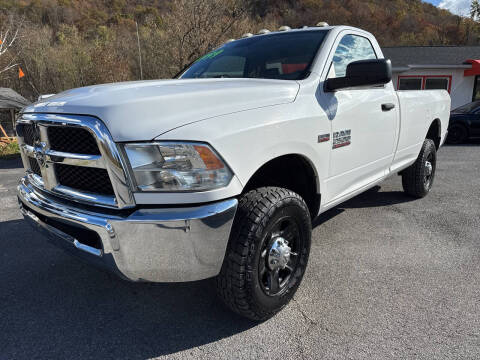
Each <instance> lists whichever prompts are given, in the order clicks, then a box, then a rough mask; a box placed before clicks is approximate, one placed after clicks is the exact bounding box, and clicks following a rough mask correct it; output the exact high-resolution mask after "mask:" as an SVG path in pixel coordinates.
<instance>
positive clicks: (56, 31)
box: [0, 0, 480, 98]
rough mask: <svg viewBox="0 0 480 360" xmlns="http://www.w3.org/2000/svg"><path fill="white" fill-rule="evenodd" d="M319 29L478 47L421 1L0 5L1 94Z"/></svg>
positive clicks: (150, 71) (106, 76)
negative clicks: (336, 27) (3, 39)
mask: <svg viewBox="0 0 480 360" xmlns="http://www.w3.org/2000/svg"><path fill="white" fill-rule="evenodd" d="M318 21H326V22H328V23H330V24H347V25H353V26H358V27H362V28H364V29H366V30H369V31H371V32H372V33H374V34H375V35H376V36H377V38H378V39H379V41H380V43H381V45H383V46H391V45H461V44H475V45H476V44H479V43H480V41H479V36H480V27H479V24H478V23H476V22H473V21H471V20H469V19H464V18H461V17H458V16H455V15H453V14H451V13H450V12H448V11H445V10H441V9H438V8H436V7H434V6H432V5H430V4H427V3H423V2H421V1H420V0H163V1H161V0H144V1H140V0H97V1H95V0H0V31H2V30H3V33H5V31H6V30H7V28H12V29H15V28H17V27H19V28H20V31H19V34H20V35H21V37H19V38H18V39H17V40H16V41H15V43H14V45H13V46H12V47H11V48H10V49H9V50H8V52H6V53H5V54H3V55H0V84H1V85H0V86H9V87H13V88H15V89H16V90H17V91H19V92H20V93H22V94H23V95H25V96H27V97H30V98H35V97H36V96H37V94H38V93H51V92H59V91H61V90H63V89H67V88H71V87H76V86H84V85H89V84H95V83H102V82H111V81H121V80H132V79H139V78H140V77H142V75H143V78H146V79H148V78H165V77H171V76H172V75H173V74H175V73H176V72H177V71H178V70H179V69H181V68H182V67H183V66H184V65H185V64H188V63H189V62H191V61H192V60H194V59H195V58H197V57H198V56H200V55H201V54H202V53H204V52H206V51H208V50H209V49H211V48H213V47H215V46H217V45H218V44H221V43H222V42H223V41H225V40H226V39H228V38H231V37H238V36H240V35H241V34H242V33H244V32H247V31H248V32H256V31H258V30H259V29H261V28H270V29H273V28H277V27H278V26H280V25H284V24H286V25H289V26H291V27H301V26H303V25H313V24H316V23H317V22H318ZM136 23H137V24H138V30H139V36H138V40H139V43H140V50H141V55H142V69H141V70H140V57H139V53H138V42H137V32H136V30H137V28H136ZM12 33H13V32H10V34H12ZM15 63H19V64H20V66H21V67H22V69H23V70H24V72H25V74H26V76H25V77H24V78H22V79H18V67H13V68H12V69H10V70H8V71H4V72H1V71H2V69H4V68H5V67H7V65H9V64H10V65H11V64H15Z"/></svg>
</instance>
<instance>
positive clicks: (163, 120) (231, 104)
mask: <svg viewBox="0 0 480 360" xmlns="http://www.w3.org/2000/svg"><path fill="white" fill-rule="evenodd" d="M298 89H299V84H298V83H297V82H296V81H285V80H266V79H188V80H152V81H134V82H125V83H116V84H105V85H95V86H88V87H83V88H78V89H72V90H68V91H65V92H63V93H60V94H58V95H55V96H52V97H49V98H47V99H45V100H43V101H40V102H37V103H35V104H32V105H30V106H28V107H26V108H25V109H24V111H23V112H25V113H31V112H37V113H55V114H78V115H90V116H96V117H98V118H100V119H101V120H102V121H103V122H104V123H105V125H106V126H107V127H108V129H109V130H110V133H111V134H112V137H113V139H114V140H115V141H141V140H151V139H154V138H155V137H157V136H158V135H160V134H162V133H165V132H167V131H169V130H171V129H174V128H177V127H180V126H184V125H186V124H190V123H193V122H197V121H201V120H205V119H208V118H212V117H216V116H220V115H225V114H231V113H234V112H239V111H245V110H250V109H254V108H259V107H265V106H272V105H278V104H285V103H289V102H292V101H294V100H295V97H296V95H297V93H298Z"/></svg>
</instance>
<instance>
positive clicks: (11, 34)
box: [0, 15, 23, 74]
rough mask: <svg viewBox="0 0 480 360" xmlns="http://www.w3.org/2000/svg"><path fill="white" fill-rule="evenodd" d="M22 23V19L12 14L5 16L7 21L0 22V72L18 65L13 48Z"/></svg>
mask: <svg viewBox="0 0 480 360" xmlns="http://www.w3.org/2000/svg"><path fill="white" fill-rule="evenodd" d="M22 25H23V21H18V20H17V19H16V18H15V17H14V16H13V15H10V16H7V21H2V23H1V24H0V74H1V73H4V72H6V71H8V70H10V69H13V68H14V67H16V66H18V63H16V59H17V57H16V56H15V53H14V51H13V48H14V45H15V44H16V42H17V41H18V40H19V38H20V30H21V28H22Z"/></svg>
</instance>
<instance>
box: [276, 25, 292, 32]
mask: <svg viewBox="0 0 480 360" xmlns="http://www.w3.org/2000/svg"><path fill="white" fill-rule="evenodd" d="M290 30H292V28H291V27H290V26H286V25H283V26H280V27H279V28H278V31H290Z"/></svg>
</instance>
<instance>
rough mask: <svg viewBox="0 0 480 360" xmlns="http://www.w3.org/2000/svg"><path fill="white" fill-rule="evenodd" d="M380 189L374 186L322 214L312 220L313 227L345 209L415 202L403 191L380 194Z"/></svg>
mask: <svg viewBox="0 0 480 360" xmlns="http://www.w3.org/2000/svg"><path fill="white" fill-rule="evenodd" d="M380 189H381V186H374V187H373V188H371V189H370V190H368V191H366V192H364V193H362V194H360V195H357V196H355V197H354V198H352V199H350V200H348V201H346V202H344V203H342V204H340V205H338V206H336V207H334V208H333V209H330V210H328V211H326V212H324V213H323V214H321V215H320V216H319V217H317V218H316V219H315V220H314V222H313V227H314V228H315V227H317V226H319V225H321V224H323V223H325V222H327V221H328V220H330V219H332V218H334V217H335V216H337V215H339V214H341V213H343V212H344V211H345V209H362V208H370V207H382V206H390V205H395V204H403V203H407V202H410V201H415V198H413V197H411V196H408V195H406V194H405V193H404V192H403V191H383V192H380Z"/></svg>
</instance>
